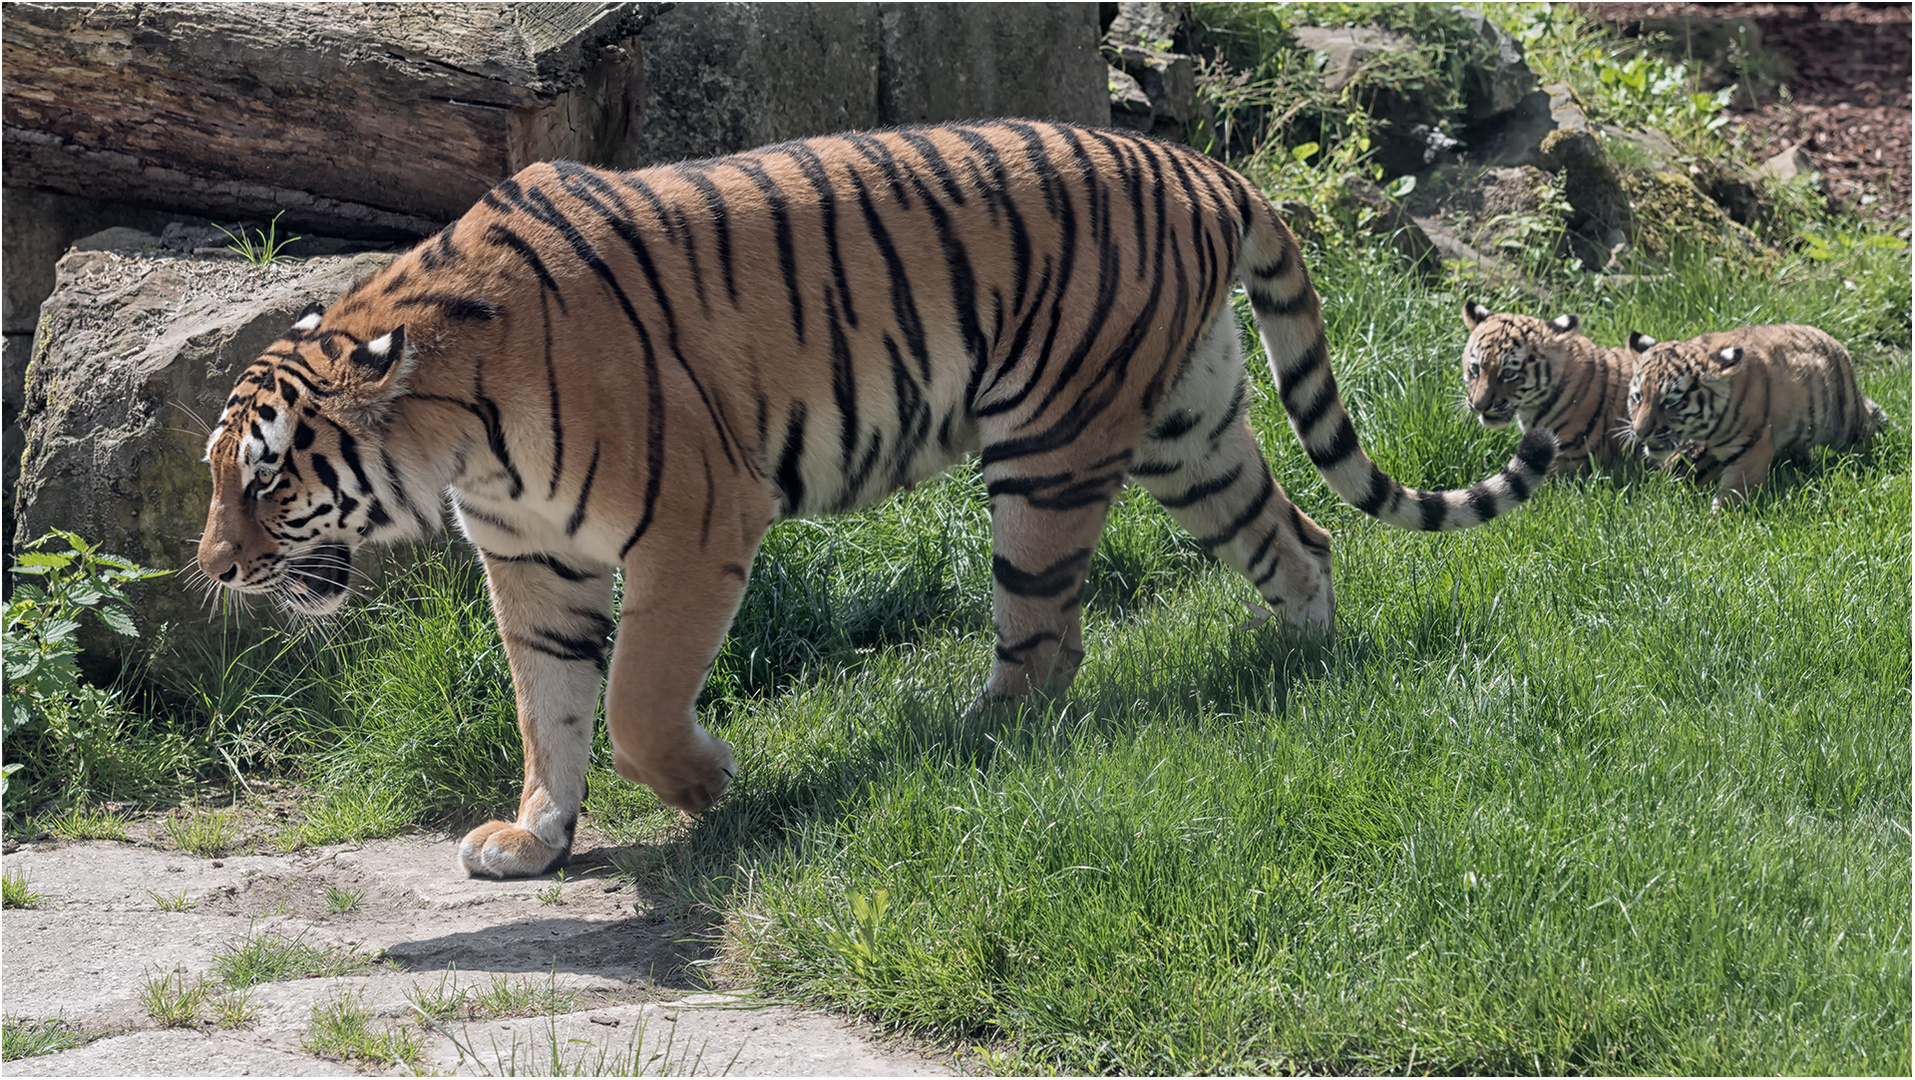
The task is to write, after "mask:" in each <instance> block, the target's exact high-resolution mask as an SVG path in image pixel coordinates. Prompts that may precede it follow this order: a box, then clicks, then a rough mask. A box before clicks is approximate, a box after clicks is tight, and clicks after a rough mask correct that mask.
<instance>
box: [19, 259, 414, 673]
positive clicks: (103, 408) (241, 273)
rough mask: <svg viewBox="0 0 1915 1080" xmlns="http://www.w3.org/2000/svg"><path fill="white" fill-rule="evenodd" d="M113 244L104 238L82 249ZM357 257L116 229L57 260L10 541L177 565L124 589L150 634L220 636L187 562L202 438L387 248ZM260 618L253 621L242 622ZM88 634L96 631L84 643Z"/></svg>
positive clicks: (194, 638)
mask: <svg viewBox="0 0 1915 1080" xmlns="http://www.w3.org/2000/svg"><path fill="white" fill-rule="evenodd" d="M101 247H111V248H112V249H113V250H81V249H85V248H101ZM391 258H392V256H390V255H385V254H361V255H355V256H339V257H331V258H318V259H311V260H307V261H303V262H279V263H274V264H271V265H267V266H250V265H248V264H246V263H244V262H240V261H238V260H233V259H220V258H194V257H181V256H177V255H170V254H165V253H163V252H161V251H160V250H159V237H157V236H153V235H151V234H143V233H138V232H135V231H133V230H126V229H116V230H113V231H112V235H110V236H106V237H102V238H101V239H100V240H98V241H82V242H81V244H79V245H77V247H76V250H74V251H72V252H70V253H69V254H67V255H66V256H64V257H63V258H62V259H61V260H60V262H59V265H58V269H57V273H58V280H57V284H56V286H55V288H54V291H53V295H52V296H50V297H49V298H48V299H47V301H46V303H45V304H43V305H42V306H41V316H40V330H39V333H38V334H37V335H36V336H35V339H34V346H33V359H32V363H31V364H30V365H29V367H28V369H27V377H26V388H25V408H24V410H23V413H22V420H23V422H24V425H25V429H26V432H25V446H24V452H23V453H22V455H21V473H20V478H19V481H18V484H17V490H16V493H15V501H14V505H13V506H12V508H11V509H12V514H11V525H12V534H13V536H12V539H13V542H14V543H15V544H16V545H17V544H19V543H22V542H25V541H28V540H31V539H33V538H35V537H37V536H39V535H40V534H42V533H44V532H46V531H47V530H48V529H54V528H61V529H70V530H73V531H75V532H78V533H80V534H81V535H83V536H85V537H87V538H88V539H90V540H92V541H94V542H96V543H99V544H100V545H101V546H102V547H103V548H104V549H105V550H107V551H111V552H115V553H117V554H121V555H125V556H127V557H129V558H132V559H134V560H136V561H138V562H140V563H143V564H145V565H147V566H153V567H158V568H161V569H168V570H180V571H181V572H180V573H177V574H174V575H172V576H170V577H165V578H159V579H156V580H153V581H149V582H145V583H142V584H141V585H140V586H138V587H137V588H136V589H134V590H133V597H134V600H135V603H136V611H135V615H136V617H137V619H138V621H139V625H140V627H141V629H142V631H143V632H145V633H146V634H147V635H148V638H149V640H152V639H153V637H154V635H155V634H156V633H157V632H158V631H159V628H160V627H161V625H162V624H171V629H170V631H169V632H168V634H167V639H168V641H169V642H170V644H172V645H173V646H174V647H175V648H174V650H173V651H174V653H175V654H176V655H180V656H186V657H191V656H192V655H193V648H192V646H193V644H194V643H196V642H203V641H209V640H211V639H212V638H213V636H215V635H216V634H217V633H218V625H217V621H216V619H215V618H214V617H213V616H212V614H211V609H210V605H209V602H208V601H207V599H206V597H207V593H206V590H205V589H203V588H200V587H198V586H197V585H196V581H198V580H199V579H198V578H197V577H196V575H197V571H195V570H193V569H192V567H193V560H194V549H195V543H196V540H197V538H198V536H199V534H200V531H201V529H202V528H203V527H204V525H205V522H206V505H207V502H208V500H209V498H210V497H211V494H212V482H211V478H210V476H209V474H208V473H207V470H206V466H205V465H203V464H202V463H201V461H200V458H201V456H202V454H203V453H204V450H205V440H206V434H207V432H208V430H209V429H210V426H211V425H212V423H213V422H214V421H215V420H216V419H217V418H218V416H219V413H220V410H221V409H222V408H223V407H224V405H225V399H226V396H227V394H229V393H230V392H231V391H232V388H233V384H234V382H235V381H236V380H237V379H238V377H239V373H240V372H241V371H242V370H243V369H244V368H245V367H246V365H248V364H250V363H252V361H253V360H254V359H256V358H257V357H258V356H259V354H260V352H261V351H262V350H263V349H265V348H266V346H267V345H269V344H271V343H272V342H273V341H274V340H275V339H277V338H278V337H279V336H280V335H282V334H284V333H285V332H286V329H287V327H289V326H291V325H292V323H293V321H294V320H295V319H296V318H298V315H299V311H300V309H301V308H303V307H305V306H306V305H307V304H308V303H311V302H312V301H314V300H320V301H326V302H330V301H331V300H333V299H335V298H336V297H338V296H339V295H341V294H342V293H344V292H345V291H346V290H347V289H349V288H350V287H351V286H352V285H353V284H355V283H356V282H358V281H359V280H360V279H361V278H363V277H365V276H367V275H370V274H371V273H372V272H373V271H374V270H375V269H376V268H377V267H379V266H381V265H383V264H384V263H385V262H386V261H388V260H390V259H391ZM252 621H254V622H257V621H259V620H252ZM89 644H92V643H89Z"/></svg>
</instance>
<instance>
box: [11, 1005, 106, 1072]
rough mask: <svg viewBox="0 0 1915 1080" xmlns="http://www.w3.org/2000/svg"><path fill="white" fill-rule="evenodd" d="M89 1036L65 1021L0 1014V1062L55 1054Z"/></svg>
mask: <svg viewBox="0 0 1915 1080" xmlns="http://www.w3.org/2000/svg"><path fill="white" fill-rule="evenodd" d="M92 1038H93V1036H91V1035H89V1034H88V1033H87V1032H86V1031H84V1030H83V1029H81V1028H78V1027H75V1026H74V1025H72V1024H69V1023H67V1022H66V1021H65V1020H59V1019H54V1020H29V1019H27V1018H25V1017H20V1016H7V1017H0V1061H17V1060H19V1059H20V1058H30V1057H39V1056H41V1055H42V1054H57V1053H59V1052H60V1051H62V1050H71V1049H73V1048H74V1047H76V1046H82V1045H84V1044H85V1043H86V1042H87V1041H88V1040H90V1039H92Z"/></svg>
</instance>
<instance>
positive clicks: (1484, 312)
mask: <svg viewBox="0 0 1915 1080" xmlns="http://www.w3.org/2000/svg"><path fill="white" fill-rule="evenodd" d="M1493 314H1495V312H1492V311H1491V310H1490V309H1488V308H1486V307H1484V306H1483V305H1481V304H1479V303H1477V302H1476V301H1474V300H1465V301H1463V325H1464V326H1467V327H1469V328H1470V329H1471V330H1474V329H1476V327H1477V326H1478V325H1479V324H1480V323H1481V322H1482V321H1483V320H1484V319H1487V318H1489V317H1490V316H1491V315H1493Z"/></svg>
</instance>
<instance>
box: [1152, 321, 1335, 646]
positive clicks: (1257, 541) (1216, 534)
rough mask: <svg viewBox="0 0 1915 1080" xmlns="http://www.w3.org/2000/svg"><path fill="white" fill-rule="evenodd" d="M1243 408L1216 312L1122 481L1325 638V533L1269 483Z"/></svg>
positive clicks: (1233, 337) (1235, 348)
mask: <svg viewBox="0 0 1915 1080" xmlns="http://www.w3.org/2000/svg"><path fill="white" fill-rule="evenodd" d="M1248 401H1249V384H1248V382H1247V381H1246V377H1245V374H1244V366H1243V347H1242V345H1241V343H1240V342H1239V340H1238V338H1237V321H1236V319H1235V318H1234V317H1233V316H1232V314H1231V312H1230V309H1229V308H1228V307H1226V308H1224V309H1223V310H1222V311H1221V312H1220V313H1219V315H1218V316H1217V318H1216V319H1215V321H1214V322H1213V323H1212V325H1211V328H1210V330H1209V331H1208V332H1207V333H1205V335H1204V337H1203V338H1202V339H1201V341H1200V342H1199V344H1198V346H1197V348H1196V350H1195V351H1194V352H1193V353H1192V355H1191V357H1190V361H1189V363H1188V364H1186V365H1185V368H1184V371H1183V374H1182V375H1181V376H1180V377H1179V378H1178V380H1177V382H1176V384H1175V385H1174V386H1172V387H1171V391H1170V394H1169V395H1168V397H1167V398H1166V399H1165V401H1164V402H1163V403H1162V404H1161V405H1159V406H1158V408H1157V412H1156V415H1155V416H1154V417H1153V418H1152V421H1153V422H1152V424H1151V426H1150V428H1149V429H1148V430H1146V431H1145V432H1144V438H1143V442H1142V444H1141V445H1140V446H1139V447H1138V449H1137V456H1136V459H1135V460H1134V461H1132V462H1131V466H1130V475H1131V479H1132V480H1134V481H1135V482H1136V483H1137V484H1138V486H1140V487H1142V488H1144V489H1145V490H1147V491H1149V492H1150V493H1151V494H1152V495H1154V496H1156V497H1157V501H1158V502H1159V503H1162V504H1163V506H1164V509H1166V510H1168V511H1170V516H1171V517H1173V518H1176V519H1177V523H1178V524H1180V525H1182V526H1183V527H1184V528H1185V529H1187V530H1189V532H1190V534H1191V535H1192V536H1194V537H1196V538H1197V542H1198V543H1200V544H1202V545H1203V546H1204V547H1205V548H1207V549H1209V550H1210V551H1212V552H1213V553H1215V554H1216V556H1217V557H1218V558H1219V559H1221V560H1223V562H1224V563H1225V564H1226V565H1228V566H1229V567H1231V568H1232V569H1234V570H1236V571H1237V572H1238V573H1239V574H1242V575H1243V576H1244V577H1245V578H1247V579H1249V581H1250V584H1251V585H1253V586H1255V587H1256V590H1257V593H1258V594H1259V595H1260V596H1262V597H1263V599H1264V601H1265V602H1266V603H1267V604H1269V605H1270V607H1271V608H1272V609H1273V610H1275V611H1277V612H1279V613H1280V614H1282V616H1283V617H1284V620H1285V622H1287V623H1289V624H1291V625H1292V626H1295V627H1297V628H1299V629H1304V630H1307V631H1311V632H1317V633H1327V632H1329V631H1330V630H1331V629H1332V628H1333V623H1334V618H1335V610H1336V603H1335V593H1334V591H1333V587H1332V584H1331V580H1330V534H1329V532H1328V531H1326V530H1325V529H1323V528H1322V527H1321V526H1319V525H1318V524H1317V523H1316V522H1314V521H1312V520H1310V516H1309V515H1308V514H1305V513H1304V512H1303V511H1302V510H1300V509H1298V508H1297V505H1296V504H1295V503H1293V502H1291V501H1290V497H1289V495H1288V494H1286V493H1285V492H1284V490H1283V487H1282V485H1280V484H1278V483H1277V482H1276V479H1275V477H1273V476H1272V475H1271V472H1270V466H1269V463H1268V462H1266V461H1265V460H1264V457H1263V448H1262V447H1260V446H1258V445H1257V438H1256V436H1255V435H1254V434H1253V433H1252V432H1251V430H1250V424H1249V422H1248V421H1247V419H1246V416H1247V411H1248Z"/></svg>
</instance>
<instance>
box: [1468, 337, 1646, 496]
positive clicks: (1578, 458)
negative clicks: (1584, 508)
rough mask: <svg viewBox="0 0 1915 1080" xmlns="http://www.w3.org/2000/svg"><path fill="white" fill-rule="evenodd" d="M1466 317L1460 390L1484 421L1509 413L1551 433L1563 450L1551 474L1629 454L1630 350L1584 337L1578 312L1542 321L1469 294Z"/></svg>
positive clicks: (1503, 419)
mask: <svg viewBox="0 0 1915 1080" xmlns="http://www.w3.org/2000/svg"><path fill="white" fill-rule="evenodd" d="M1463 325H1465V326H1467V327H1468V328H1469V331H1470V336H1469V343H1468V344H1467V345H1465V346H1464V347H1463V392H1464V394H1465V395H1466V400H1467V401H1468V402H1469V407H1470V409H1471V410H1472V411H1473V412H1475V413H1476V418H1477V419H1478V420H1479V421H1481V422H1482V423H1483V425H1484V426H1485V427H1503V426H1505V425H1507V424H1508V423H1509V422H1510V421H1511V420H1512V419H1513V420H1515V421H1516V423H1517V424H1518V425H1519V426H1521V428H1522V429H1523V430H1524V431H1526V432H1527V431H1539V430H1540V431H1548V432H1551V433H1553V434H1554V435H1555V436H1556V440H1557V443H1558V444H1559V446H1560V447H1561V452H1560V454H1559V455H1558V456H1557V458H1556V464H1555V465H1554V466H1552V467H1551V469H1550V475H1552V476H1560V475H1566V474H1569V473H1575V472H1579V471H1581V470H1583V469H1586V468H1588V467H1589V465H1590V463H1591V462H1592V461H1593V462H1594V463H1595V464H1597V465H1600V466H1603V467H1605V468H1607V467H1611V466H1614V465H1618V464H1621V463H1623V462H1625V461H1628V460H1629V458H1630V455H1631V454H1632V453H1633V452H1634V448H1633V447H1632V446H1630V444H1629V440H1628V438H1627V432H1628V426H1629V421H1628V417H1627V416H1625V415H1624V411H1623V399H1624V398H1625V397H1627V395H1628V391H1629V374H1630V372H1631V370H1632V369H1633V368H1634V366H1635V359H1636V358H1635V354H1633V353H1631V352H1630V351H1629V350H1628V349H1621V348H1617V349H1610V348H1604V347H1603V346H1601V345H1598V344H1596V343H1595V342H1593V341H1591V340H1589V339H1588V338H1587V337H1584V336H1583V335H1582V334H1580V333H1578V332H1577V329H1578V328H1579V327H1580V326H1581V325H1582V320H1581V319H1580V318H1578V317H1577V316H1575V315H1559V316H1557V317H1556V318H1554V319H1550V320H1548V321H1547V322H1545V321H1544V320H1542V319H1538V318H1536V317H1534V316H1531V315H1516V314H1512V313H1508V312H1491V311H1490V309H1489V308H1487V307H1484V306H1483V305H1482V304H1478V303H1472V302H1470V301H1467V300H1466V301H1464V302H1463Z"/></svg>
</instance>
